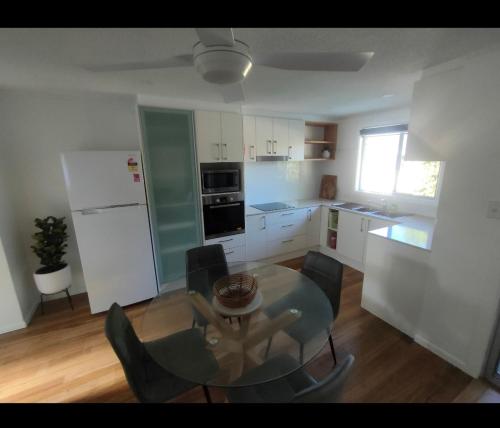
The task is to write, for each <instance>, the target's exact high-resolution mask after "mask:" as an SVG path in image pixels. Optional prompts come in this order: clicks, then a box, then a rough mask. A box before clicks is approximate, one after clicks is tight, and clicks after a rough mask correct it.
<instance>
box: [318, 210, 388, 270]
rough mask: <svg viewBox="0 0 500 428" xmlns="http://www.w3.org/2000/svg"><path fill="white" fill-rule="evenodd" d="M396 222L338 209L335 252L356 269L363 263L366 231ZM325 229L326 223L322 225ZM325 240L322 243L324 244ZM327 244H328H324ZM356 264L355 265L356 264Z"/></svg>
mask: <svg viewBox="0 0 500 428" xmlns="http://www.w3.org/2000/svg"><path fill="white" fill-rule="evenodd" d="M396 223H397V222H394V221H388V220H381V219H378V218H373V217H367V216H364V215H361V214H356V213H351V212H346V211H341V210H339V221H338V226H337V248H336V252H337V253H338V254H340V255H341V256H344V257H345V258H346V259H347V261H350V262H355V265H354V266H353V267H355V268H356V269H357V268H358V267H359V266H362V265H364V263H365V252H366V251H365V248H366V240H367V235H368V231H370V230H375V229H380V228H382V227H387V226H392V225H394V224H396ZM321 227H322V228H323V227H324V228H325V230H327V226H326V225H322V226H321ZM324 239H325V242H324V243H323V244H322V245H325V244H326V238H324ZM326 245H328V244H326ZM356 264H357V265H356Z"/></svg>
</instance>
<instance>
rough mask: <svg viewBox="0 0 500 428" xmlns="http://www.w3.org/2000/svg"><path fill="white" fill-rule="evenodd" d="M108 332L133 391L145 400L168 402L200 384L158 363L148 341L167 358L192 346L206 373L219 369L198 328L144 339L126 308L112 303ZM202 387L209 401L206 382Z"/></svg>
mask: <svg viewBox="0 0 500 428" xmlns="http://www.w3.org/2000/svg"><path fill="white" fill-rule="evenodd" d="M105 332H106V337H107V338H108V340H109V342H110V343H111V346H112V347H113V350H114V351H115V353H116V355H117V356H118V358H119V360H120V363H121V365H122V367H123V371H124V372H125V377H126V379H127V382H128V384H129V386H130V388H131V389H132V392H133V393H134V395H135V397H136V398H137V399H138V400H139V401H140V402H142V403H161V402H165V401H168V400H171V399H172V398H174V397H176V396H177V395H179V394H182V393H183V392H186V391H188V390H190V389H192V388H194V387H196V386H198V385H196V384H194V383H192V382H189V381H187V380H184V379H181V378H179V377H177V376H175V375H173V374H172V373H170V372H168V371H166V370H165V369H164V368H163V367H161V366H160V365H159V364H157V363H156V361H155V360H153V358H152V357H151V355H150V354H149V353H148V351H147V349H146V346H147V345H149V346H154V347H156V348H157V351H162V352H163V353H164V354H165V355H166V356H167V357H168V358H186V353H185V351H186V349H183V348H189V354H190V355H189V358H191V359H192V360H193V361H194V360H196V361H197V363H198V364H199V366H203V367H204V370H205V372H206V373H207V377H210V375H211V374H213V373H215V372H216V371H217V370H218V364H217V362H216V360H215V358H214V356H213V355H212V353H211V352H210V351H208V350H206V349H205V348H206V343H205V339H204V338H203V336H202V335H201V333H200V331H199V330H198V329H188V330H185V331H181V332H179V333H176V334H174V335H172V336H168V337H166V338H163V339H159V340H155V341H152V342H141V341H140V340H139V338H138V337H137V335H136V333H135V331H134V328H133V327H132V324H131V323H130V321H129V319H128V318H127V316H126V315H125V313H124V312H123V309H122V308H121V307H120V305H118V304H117V303H113V305H111V307H110V309H109V311H108V314H107V316H106V323H105ZM179 344H181V345H183V346H178V345H179ZM203 391H204V393H205V397H206V399H207V402H209V403H210V402H211V399H210V394H209V391H208V388H207V387H206V386H203Z"/></svg>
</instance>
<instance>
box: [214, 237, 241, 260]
mask: <svg viewBox="0 0 500 428" xmlns="http://www.w3.org/2000/svg"><path fill="white" fill-rule="evenodd" d="M213 244H221V245H222V247H223V248H224V253H225V254H226V260H227V261H228V262H238V261H244V260H246V250H245V234H244V233H239V234H237V235H230V236H223V237H221V238H214V239H208V240H206V241H205V243H204V245H213Z"/></svg>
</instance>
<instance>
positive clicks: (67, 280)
mask: <svg viewBox="0 0 500 428" xmlns="http://www.w3.org/2000/svg"><path fill="white" fill-rule="evenodd" d="M33 278H34V279H35V284H36V287H37V288H38V291H39V292H40V293H42V294H54V293H59V292H60V291H63V290H64V289H65V288H68V287H69V286H70V285H71V268H70V267H69V265H66V266H65V267H63V268H62V269H59V270H57V271H55V272H51V273H41V274H40V273H34V274H33Z"/></svg>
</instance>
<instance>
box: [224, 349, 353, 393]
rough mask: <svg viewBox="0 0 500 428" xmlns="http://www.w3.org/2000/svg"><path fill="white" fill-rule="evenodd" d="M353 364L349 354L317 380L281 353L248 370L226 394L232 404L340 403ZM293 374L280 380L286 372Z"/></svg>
mask: <svg viewBox="0 0 500 428" xmlns="http://www.w3.org/2000/svg"><path fill="white" fill-rule="evenodd" d="M353 363H354V357H353V356H352V355H350V354H349V355H348V356H347V357H346V358H345V359H344V360H343V361H342V362H341V363H340V364H337V365H336V366H335V368H334V369H333V370H332V371H331V372H330V373H329V374H328V376H326V377H325V378H324V379H322V380H320V381H318V380H316V379H314V378H313V377H312V376H311V375H310V374H309V373H307V372H306V371H305V370H304V369H303V368H301V365H300V364H299V362H298V361H297V360H295V359H294V358H293V357H291V356H290V355H286V354H281V355H278V356H276V357H274V358H271V359H269V360H267V361H266V362H265V363H263V364H262V365H260V366H258V367H256V368H254V369H251V370H249V371H248V372H247V373H245V374H244V375H243V376H241V377H240V378H239V379H238V380H236V381H235V382H233V384H232V385H231V388H230V389H229V391H228V393H227V399H228V401H229V402H230V403H338V402H340V400H341V396H342V390H343V387H344V385H345V382H346V380H347V378H348V375H349V371H350V370H351V367H352V365H353ZM292 370H294V371H293V372H292V373H291V374H289V375H287V376H284V377H281V378H280V376H282V374H283V373H289V372H290V371H292ZM264 377H266V378H273V377H276V378H278V379H277V380H273V381H270V382H266V383H260V384H258V383H257V384H256V385H252V386H241V387H239V386H238V385H241V384H248V383H252V382H258V381H259V379H262V378H264Z"/></svg>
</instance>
